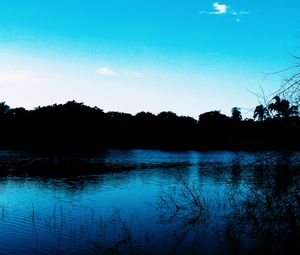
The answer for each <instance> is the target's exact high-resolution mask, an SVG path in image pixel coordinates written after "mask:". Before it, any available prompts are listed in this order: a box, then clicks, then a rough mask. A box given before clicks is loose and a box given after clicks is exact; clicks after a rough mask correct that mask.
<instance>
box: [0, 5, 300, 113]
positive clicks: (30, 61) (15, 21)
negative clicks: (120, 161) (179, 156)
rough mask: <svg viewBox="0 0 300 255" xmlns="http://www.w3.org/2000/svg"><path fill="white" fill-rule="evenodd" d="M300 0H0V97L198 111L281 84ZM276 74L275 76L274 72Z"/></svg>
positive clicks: (15, 101) (299, 26)
mask: <svg viewBox="0 0 300 255" xmlns="http://www.w3.org/2000/svg"><path fill="white" fill-rule="evenodd" d="M299 10H300V1H299V0H276V1H274V0H273V1H271V0H264V1H261V0H260V1H258V0H243V1H240V0H239V1H238V0H228V1H227V0H226V1H209V0H172V1H170V0H151V1H150V0H143V1H141V0H109V1H104V0H85V1H83V0H72V1H71V0H43V1H40V0H26V1H24V0H2V1H1V2H0V91H1V93H0V101H5V102H6V103H7V104H8V105H10V106H11V107H20V106H23V107H25V108H27V109H32V108H34V107H36V106H38V105H49V104H54V103H65V102H66V101H68V100H73V99H74V100H76V101H79V102H84V103H85V104H87V105H90V106H98V107H99V108H101V109H103V110H104V111H122V112H129V113H132V114H135V113H137V112H140V111H150V112H153V113H159V112H161V111H173V112H176V113H177V114H178V115H189V116H192V117H195V118H197V117H198V115H199V114H200V113H203V112H207V111H211V110H221V112H223V113H225V114H230V110H231V108H232V107H235V106H237V107H240V108H241V109H242V113H243V114H244V116H249V117H251V115H252V113H251V111H252V109H253V108H255V106H256V105H257V104H258V103H259V101H258V99H257V97H256V96H255V93H260V91H261V90H260V87H262V88H263V90H264V91H265V93H266V94H268V93H270V92H272V91H274V90H276V89H278V88H279V86H280V84H281V81H282V79H283V78H284V74H271V75H270V74H269V73H272V72H276V71H279V70H282V69H284V68H286V67H288V66H290V65H292V64H293V61H294V59H293V58H292V56H291V54H297V51H299V50H298V48H299V46H300V39H299V35H300V14H299ZM267 74H269V75H267Z"/></svg>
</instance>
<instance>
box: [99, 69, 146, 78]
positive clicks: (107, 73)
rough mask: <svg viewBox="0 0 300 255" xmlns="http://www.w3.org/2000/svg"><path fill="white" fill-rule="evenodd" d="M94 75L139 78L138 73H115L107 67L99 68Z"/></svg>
mask: <svg viewBox="0 0 300 255" xmlns="http://www.w3.org/2000/svg"><path fill="white" fill-rule="evenodd" d="M96 73H98V74H101V75H105V76H140V75H141V74H140V73H139V72H128V71H124V72H117V71H115V70H113V69H111V68H108V67H101V68H99V69H98V70H97V71H96Z"/></svg>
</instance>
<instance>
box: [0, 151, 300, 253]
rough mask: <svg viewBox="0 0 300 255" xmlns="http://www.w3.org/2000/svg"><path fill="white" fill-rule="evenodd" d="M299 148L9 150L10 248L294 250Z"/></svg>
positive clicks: (3, 207)
mask: <svg viewBox="0 0 300 255" xmlns="http://www.w3.org/2000/svg"><path fill="white" fill-rule="evenodd" d="M297 158H298V157H297V155H295V154H293V155H292V156H291V155H286V154H280V153H270V152H269V153H247V152H195V151H185V152H167V151H144V150H130V151H118V150H110V151H105V152H102V153H99V154H94V155H60V156H58V155H51V154H33V153H25V152H18V151H1V152H0V167H1V178H0V228H1V232H0V245H1V250H0V253H1V254H199V253H201V252H202V253H207V254H232V253H249V254H254V253H257V252H259V253H262V252H268V253H270V252H272V253H284V252H286V251H288V250H289V249H290V247H293V248H297V249H298V248H299V247H298V246H297V242H296V241H295V240H297V238H298V237H299V231H298V225H299V201H300V200H299V197H298V196H300V193H299V174H298V173H299V171H298V170H297V169H298V167H297V166H295V164H294V162H295V159H297Z"/></svg>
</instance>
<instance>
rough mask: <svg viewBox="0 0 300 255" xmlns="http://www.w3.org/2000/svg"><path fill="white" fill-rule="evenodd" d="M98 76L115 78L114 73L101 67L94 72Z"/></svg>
mask: <svg viewBox="0 0 300 255" xmlns="http://www.w3.org/2000/svg"><path fill="white" fill-rule="evenodd" d="M96 72H97V73H98V74H101V75H106V76H115V75H116V72H115V71H114V70H112V69H110V68H108V67H101V68H99V69H98V70H97V71H96Z"/></svg>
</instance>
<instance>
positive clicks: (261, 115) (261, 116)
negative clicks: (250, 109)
mask: <svg viewBox="0 0 300 255" xmlns="http://www.w3.org/2000/svg"><path fill="white" fill-rule="evenodd" d="M268 114H269V111H268V109H267V108H266V107H264V106H263V105H262V104H261V105H258V106H256V107H255V110H254V114H253V118H254V119H256V118H257V119H258V120H259V121H260V122H263V121H264V120H265V119H266V117H267V116H268Z"/></svg>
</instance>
